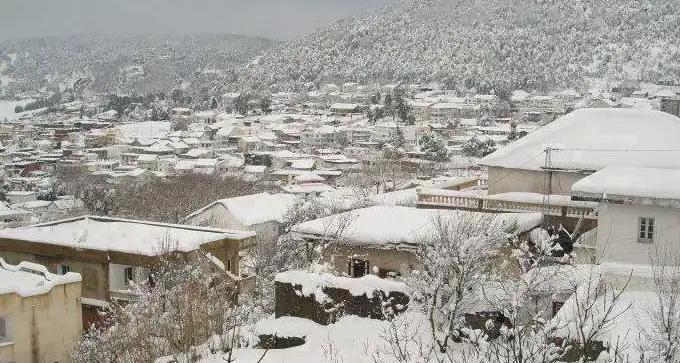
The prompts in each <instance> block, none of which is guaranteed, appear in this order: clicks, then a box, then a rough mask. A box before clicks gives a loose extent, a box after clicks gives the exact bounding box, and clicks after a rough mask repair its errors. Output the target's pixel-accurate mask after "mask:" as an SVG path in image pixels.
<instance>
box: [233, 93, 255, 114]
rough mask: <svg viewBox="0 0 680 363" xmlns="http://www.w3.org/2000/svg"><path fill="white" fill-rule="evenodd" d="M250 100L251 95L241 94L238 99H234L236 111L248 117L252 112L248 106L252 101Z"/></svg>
mask: <svg viewBox="0 0 680 363" xmlns="http://www.w3.org/2000/svg"><path fill="white" fill-rule="evenodd" d="M250 98H251V96H250V93H241V94H240V95H239V96H238V97H236V98H235V99H234V109H235V110H236V112H238V113H240V114H241V115H243V116H246V115H248V111H250V105H249V104H248V101H250Z"/></svg>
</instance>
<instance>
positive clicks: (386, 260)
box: [324, 246, 418, 276]
mask: <svg viewBox="0 0 680 363" xmlns="http://www.w3.org/2000/svg"><path fill="white" fill-rule="evenodd" d="M350 258H358V259H362V260H368V263H369V266H368V268H369V271H370V273H371V274H373V275H377V274H378V273H379V272H380V270H390V271H398V272H399V273H400V275H401V276H406V275H408V274H409V273H410V272H411V270H413V269H415V268H417V266H418V259H417V258H416V256H415V255H414V254H413V253H411V252H407V251H397V250H384V249H373V248H366V247H348V246H334V247H333V248H330V249H328V250H326V255H325V256H324V260H326V261H327V262H330V263H331V265H332V266H333V267H334V268H335V270H336V271H338V272H339V273H345V274H347V273H348V265H347V263H348V261H349V259H350ZM376 268H377V269H378V271H376Z"/></svg>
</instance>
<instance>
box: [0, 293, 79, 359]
mask: <svg viewBox="0 0 680 363" xmlns="http://www.w3.org/2000/svg"><path fill="white" fill-rule="evenodd" d="M80 289H81V285H80V282H76V283H69V284H64V285H58V286H55V287H53V288H52V290H50V291H49V292H48V293H45V294H42V295H36V296H30V297H23V298H22V297H20V296H19V295H16V294H4V295H0V316H2V317H3V318H4V319H6V321H7V328H8V333H9V336H10V340H11V341H12V343H11V344H5V345H4V346H3V345H2V344H0V362H2V363H6V362H7V363H10V362H16V363H24V362H26V363H28V362H31V363H43V362H45V363H53V362H60V363H61V362H69V361H70V359H69V355H70V351H71V348H72V346H73V344H74V343H75V341H76V340H77V339H78V337H79V335H80V332H81V328H82V316H81V307H80Z"/></svg>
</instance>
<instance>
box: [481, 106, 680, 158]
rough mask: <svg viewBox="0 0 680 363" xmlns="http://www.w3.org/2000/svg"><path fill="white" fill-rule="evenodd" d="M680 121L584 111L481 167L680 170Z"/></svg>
mask: <svg viewBox="0 0 680 363" xmlns="http://www.w3.org/2000/svg"><path fill="white" fill-rule="evenodd" d="M677 135H680V118H677V117H675V116H673V115H671V114H667V113H663V112H659V111H650V110H641V109H592V108H591V109H580V110H576V111H574V112H571V113H569V114H567V115H564V116H562V117H560V118H558V119H557V120H555V121H553V122H552V123H550V124H548V125H546V126H544V127H542V128H540V129H538V130H537V131H535V132H533V133H531V134H529V135H527V136H525V137H523V138H521V139H520V140H518V141H516V142H514V143H512V144H510V145H509V146H508V147H506V148H503V149H500V150H498V151H496V152H494V153H492V154H491V155H489V156H487V157H485V158H484V159H482V160H481V162H480V164H482V165H487V166H496V167H503V168H513V169H527V170H541V169H542V168H543V167H544V166H545V159H546V158H545V150H546V148H548V147H550V148H553V149H554V150H553V151H552V152H551V164H550V166H551V167H552V168H556V169H567V170H599V169H602V168H603V167H605V166H608V165H624V166H647V167H655V168H680V138H678V137H677Z"/></svg>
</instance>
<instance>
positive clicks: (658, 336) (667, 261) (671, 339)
mask: <svg viewBox="0 0 680 363" xmlns="http://www.w3.org/2000/svg"><path fill="white" fill-rule="evenodd" d="M650 262H651V266H652V277H653V282H654V291H655V293H656V298H657V301H656V304H655V306H649V307H648V308H647V311H646V312H645V313H646V315H647V318H648V319H646V320H645V321H648V322H649V324H648V325H647V324H645V326H640V329H639V330H640V332H641V334H642V336H641V337H640V339H639V340H640V341H639V342H638V344H637V347H636V348H637V349H638V353H639V355H640V361H641V362H645V363H646V362H677V361H679V360H680V256H678V255H677V253H673V252H671V251H669V250H667V249H655V250H653V251H652V253H651V254H650Z"/></svg>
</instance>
